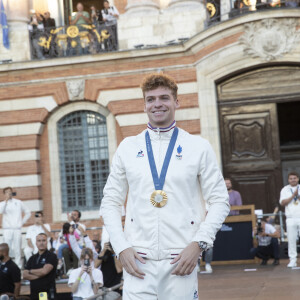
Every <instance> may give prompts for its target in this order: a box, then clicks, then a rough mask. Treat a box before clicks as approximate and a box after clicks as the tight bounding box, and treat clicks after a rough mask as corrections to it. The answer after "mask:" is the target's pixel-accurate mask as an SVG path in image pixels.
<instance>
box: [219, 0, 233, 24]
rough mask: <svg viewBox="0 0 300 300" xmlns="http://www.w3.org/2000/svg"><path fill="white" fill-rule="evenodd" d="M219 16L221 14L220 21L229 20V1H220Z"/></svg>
mask: <svg viewBox="0 0 300 300" xmlns="http://www.w3.org/2000/svg"><path fill="white" fill-rule="evenodd" d="M220 6H221V7H220V9H221V11H220V14H221V21H225V20H228V19H229V13H230V10H231V3H230V0H221V1H220Z"/></svg>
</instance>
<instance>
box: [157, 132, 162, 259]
mask: <svg viewBox="0 0 300 300" xmlns="http://www.w3.org/2000/svg"><path fill="white" fill-rule="evenodd" d="M157 131H158V136H159V140H158V142H159V148H158V163H159V170H160V172H159V171H158V170H157V172H159V173H158V176H160V173H161V160H160V156H161V135H160V130H159V128H157ZM159 223H160V216H159V211H158V214H157V255H158V260H159V259H160V247H159V241H160V240H159Z"/></svg>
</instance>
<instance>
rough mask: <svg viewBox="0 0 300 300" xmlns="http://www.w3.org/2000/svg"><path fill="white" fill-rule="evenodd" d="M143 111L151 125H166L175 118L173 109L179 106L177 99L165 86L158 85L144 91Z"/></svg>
mask: <svg viewBox="0 0 300 300" xmlns="http://www.w3.org/2000/svg"><path fill="white" fill-rule="evenodd" d="M144 104H145V106H144V111H145V113H147V115H148V118H149V122H150V124H151V125H152V126H153V127H162V128H164V127H168V126H170V125H171V124H172V122H173V121H174V120H175V110H176V109H177V108H178V107H179V103H178V99H175V98H174V95H173V94H172V91H171V90H170V89H169V88H166V87H158V88H156V89H154V90H150V91H146V92H145V103H144Z"/></svg>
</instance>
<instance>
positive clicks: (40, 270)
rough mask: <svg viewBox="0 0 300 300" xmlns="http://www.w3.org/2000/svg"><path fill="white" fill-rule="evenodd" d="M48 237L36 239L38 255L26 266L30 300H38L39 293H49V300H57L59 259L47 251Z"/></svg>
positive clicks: (24, 274) (25, 271)
mask: <svg viewBox="0 0 300 300" xmlns="http://www.w3.org/2000/svg"><path fill="white" fill-rule="evenodd" d="M47 244H48V241H47V235H46V234H45V233H40V234H39V235H37V237H36V246H37V248H38V253H37V254H35V255H32V256H31V257H30V259H29V261H28V262H27V264H26V266H25V270H24V272H23V278H24V279H27V280H29V281H30V299H31V300H38V299H39V293H42V292H44V293H47V294H48V299H56V298H55V297H56V286H55V274H56V267H57V257H56V255H55V254H54V253H52V252H50V251H49V250H47Z"/></svg>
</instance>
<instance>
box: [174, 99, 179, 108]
mask: <svg viewBox="0 0 300 300" xmlns="http://www.w3.org/2000/svg"><path fill="white" fill-rule="evenodd" d="M175 103H176V108H179V107H180V103H179V100H178V98H177V99H176V100H175Z"/></svg>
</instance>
